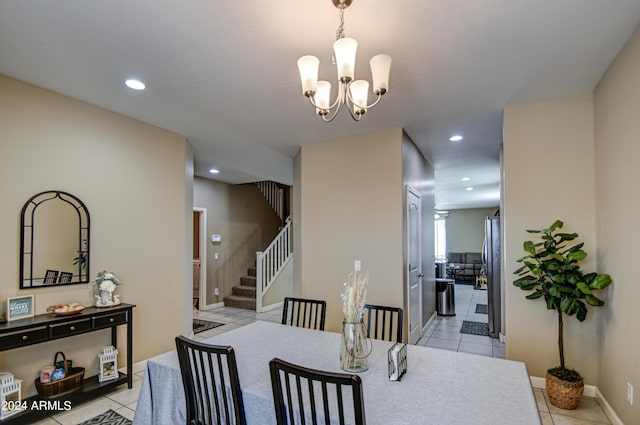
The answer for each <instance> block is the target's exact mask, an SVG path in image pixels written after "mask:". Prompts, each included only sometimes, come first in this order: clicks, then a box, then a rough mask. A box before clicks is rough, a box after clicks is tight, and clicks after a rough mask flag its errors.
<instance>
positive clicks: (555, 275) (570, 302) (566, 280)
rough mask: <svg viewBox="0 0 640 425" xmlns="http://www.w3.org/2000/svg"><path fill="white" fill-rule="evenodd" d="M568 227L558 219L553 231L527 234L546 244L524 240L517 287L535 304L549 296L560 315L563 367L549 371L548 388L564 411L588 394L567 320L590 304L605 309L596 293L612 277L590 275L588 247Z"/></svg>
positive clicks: (580, 315) (550, 305)
mask: <svg viewBox="0 0 640 425" xmlns="http://www.w3.org/2000/svg"><path fill="white" fill-rule="evenodd" d="M563 225H564V223H563V222H562V221H560V220H556V221H555V222H554V223H553V224H552V225H551V226H550V227H549V228H547V229H541V230H527V232H528V233H534V234H537V235H539V238H540V241H538V242H533V241H526V242H524V245H523V246H524V250H525V252H526V255H525V256H523V257H521V258H519V259H518V260H517V262H518V263H522V266H521V267H519V268H518V270H516V271H515V272H514V274H517V275H518V276H519V277H518V279H516V280H515V281H514V282H513V284H514V285H515V286H517V287H519V288H520V289H522V290H523V291H533V292H531V293H530V294H529V295H527V296H526V298H527V299H529V300H536V299H538V298H544V300H545V302H546V305H547V309H548V310H554V311H555V312H556V313H557V315H558V351H559V353H560V366H558V367H554V368H552V369H549V370H547V375H546V387H547V393H548V395H549V400H550V401H551V404H553V405H554V406H557V407H560V408H562V409H575V408H576V407H577V406H578V403H580V398H581V397H582V392H583V390H584V381H583V379H582V376H580V374H579V373H578V372H576V371H575V370H573V369H569V368H567V367H566V366H565V361H564V335H563V322H562V320H563V316H564V315H565V314H566V315H567V316H575V317H576V318H577V319H578V320H579V321H581V322H582V321H584V319H585V318H586V317H587V305H590V306H593V307H602V306H603V305H604V301H602V300H601V299H599V298H598V297H596V296H595V295H594V292H595V291H598V290H601V289H604V288H606V287H607V286H609V285H610V284H611V277H610V276H609V275H608V274H599V273H587V274H584V273H583V272H582V270H580V266H579V265H578V263H580V262H581V261H583V260H584V259H585V258H586V257H587V253H586V252H585V251H584V250H583V249H582V247H583V246H584V243H576V242H575V241H576V239H577V238H578V234H577V233H562V232H560V231H559V229H562V226H563Z"/></svg>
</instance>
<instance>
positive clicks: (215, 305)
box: [200, 302, 224, 311]
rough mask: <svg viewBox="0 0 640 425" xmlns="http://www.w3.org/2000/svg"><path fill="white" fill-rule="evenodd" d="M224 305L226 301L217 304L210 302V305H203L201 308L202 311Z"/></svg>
mask: <svg viewBox="0 0 640 425" xmlns="http://www.w3.org/2000/svg"><path fill="white" fill-rule="evenodd" d="M222 307H224V302H219V303H215V304H209V305H205V306H204V307H202V308H201V309H200V310H202V311H206V310H214V309H216V308H222Z"/></svg>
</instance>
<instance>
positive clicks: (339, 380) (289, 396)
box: [269, 358, 366, 425]
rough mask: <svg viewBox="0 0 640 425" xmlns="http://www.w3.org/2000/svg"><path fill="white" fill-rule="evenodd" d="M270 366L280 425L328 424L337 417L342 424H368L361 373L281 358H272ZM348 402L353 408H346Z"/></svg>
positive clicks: (274, 399) (277, 421)
mask: <svg viewBox="0 0 640 425" xmlns="http://www.w3.org/2000/svg"><path fill="white" fill-rule="evenodd" d="M269 370H270V372H271V387H272V389H273V402H274V407H275V411H276V423H277V424H278V425H296V424H305V423H313V424H316V423H318V424H320V423H323V424H324V423H326V424H328V423H334V422H333V420H335V419H336V418H338V419H339V421H340V422H339V423H340V424H345V423H349V424H354V425H365V423H366V421H365V411H364V397H363V394H362V379H360V377H359V376H358V375H352V374H345V373H333V372H324V371H321V370H315V369H309V368H306V367H303V366H299V365H295V364H292V363H289V362H286V361H284V360H280V359H278V358H275V359H273V360H271V361H270V362H269ZM334 392H335V396H334ZM349 403H353V410H351V409H345V406H348V404H349ZM350 416H353V417H350ZM345 417H346V420H345ZM309 418H310V419H309Z"/></svg>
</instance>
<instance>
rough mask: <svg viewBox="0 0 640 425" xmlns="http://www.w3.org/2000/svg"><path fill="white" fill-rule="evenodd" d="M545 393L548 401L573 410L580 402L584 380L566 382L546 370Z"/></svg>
mask: <svg viewBox="0 0 640 425" xmlns="http://www.w3.org/2000/svg"><path fill="white" fill-rule="evenodd" d="M546 384H547V394H548V395H549V401H550V402H551V404H553V405H554V406H556V407H559V408H561V409H567V410H573V409H575V408H576V407H578V404H580V399H581V398H582V391H583V390H584V381H583V380H582V379H581V380H580V381H578V382H568V381H563V380H562V379H558V378H556V377H555V376H553V375H551V374H550V373H549V372H547V377H546Z"/></svg>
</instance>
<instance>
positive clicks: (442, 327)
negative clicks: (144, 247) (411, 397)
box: [37, 285, 610, 425]
mask: <svg viewBox="0 0 640 425" xmlns="http://www.w3.org/2000/svg"><path fill="white" fill-rule="evenodd" d="M455 290H456V294H455V297H456V316H452V317H438V318H437V319H436V320H435V322H434V323H432V325H431V326H430V327H429V328H428V329H427V332H426V333H425V336H424V337H423V338H421V339H420V340H419V341H418V345H423V346H427V347H434V348H443V349H447V350H454V351H461V352H467V353H475V354H480V355H484V356H492V357H499V358H504V355H505V354H504V344H501V343H500V342H497V341H496V340H495V339H493V338H490V337H483V336H477V335H468V334H460V327H461V326H462V320H473V321H478V322H486V321H487V315H486V314H484V315H481V314H476V313H475V305H476V304H486V303H487V295H486V291H480V290H474V289H473V286H472V285H457V286H456V289H455ZM193 317H194V318H199V319H202V320H210V321H214V322H220V323H224V325H223V326H219V327H217V328H214V329H210V330H208V331H205V332H201V333H199V334H196V335H195V336H194V339H196V340H203V339H207V338H210V337H212V336H215V335H219V334H222V333H224V332H228V331H230V330H232V329H237V328H239V327H241V326H244V325H246V324H249V323H253V322H255V321H256V320H265V321H270V322H275V323H280V320H281V317H282V310H274V311H270V312H267V313H256V312H253V311H249V310H242V309H237V308H229V307H223V308H219V309H215V310H209V311H198V310H194V311H193ZM145 367H146V364H145V362H140V363H137V364H136V365H135V367H134V377H133V388H132V389H131V390H129V389H127V388H126V387H124V386H123V387H121V388H119V389H117V390H115V391H113V392H111V393H109V394H107V395H105V396H102V397H99V398H97V399H94V400H92V401H90V402H87V403H84V404H82V405H78V406H74V408H73V409H72V410H71V411H69V412H64V413H58V414H55V415H52V416H51V417H50V418H48V419H45V420H42V421H39V422H37V424H42V425H56V424H64V425H77V424H79V423H81V422H83V421H86V420H87V419H90V418H92V417H94V416H96V415H99V414H101V413H103V412H105V411H107V410H109V409H113V410H114V411H116V412H118V413H120V414H121V415H122V416H124V417H126V418H129V419H131V420H133V415H134V413H135V409H136V403H137V400H138V393H139V392H140V386H141V385H142V378H143V376H144V370H145ZM534 393H535V396H536V401H537V403H538V410H539V411H540V417H541V419H542V424H543V425H604V424H610V422H609V420H608V419H607V417H606V416H605V414H604V412H603V411H602V409H601V408H600V406H599V405H598V403H597V402H596V401H595V400H594V399H592V398H588V397H583V398H582V401H581V402H580V406H579V407H578V408H577V409H576V410H573V411H568V410H562V409H558V408H556V407H555V406H552V405H551V403H550V402H549V400H548V397H547V395H546V391H544V390H541V389H535V390H534ZM390 425H393V424H390ZM496 425H502V424H496ZM504 425H511V424H504Z"/></svg>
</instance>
